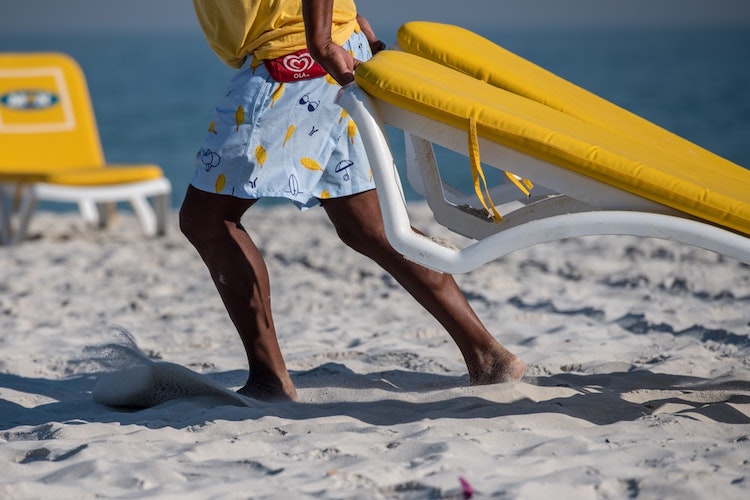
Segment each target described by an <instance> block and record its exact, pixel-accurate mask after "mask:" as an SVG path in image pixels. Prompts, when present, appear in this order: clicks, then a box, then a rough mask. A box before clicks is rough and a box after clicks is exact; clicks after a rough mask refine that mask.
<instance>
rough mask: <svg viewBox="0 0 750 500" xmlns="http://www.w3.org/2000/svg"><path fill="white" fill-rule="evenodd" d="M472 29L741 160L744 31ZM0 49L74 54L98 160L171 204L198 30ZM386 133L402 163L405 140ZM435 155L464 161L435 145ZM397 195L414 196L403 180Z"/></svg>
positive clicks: (201, 127) (210, 77)
mask: <svg viewBox="0 0 750 500" xmlns="http://www.w3.org/2000/svg"><path fill="white" fill-rule="evenodd" d="M394 31H395V30H394V29H385V30H384V31H382V32H384V33H389V36H390V37H391V39H388V38H386V39H385V41H386V42H387V43H389V44H390V43H393V41H394V40H393V39H392V33H394ZM479 32H480V34H482V35H484V36H486V37H487V38H489V39H491V40H493V41H495V42H496V43H498V44H500V45H502V46H504V47H505V48H507V49H509V50H511V51H513V52H515V53H517V54H519V55H521V56H523V57H525V58H527V59H529V60H531V61H533V62H535V63H537V64H539V65H540V66H542V67H544V68H546V69H548V70H550V71H553V72H555V73H557V74H558V75H560V76H562V77H564V78H566V79H568V80H570V81H572V82H574V83H576V84H578V85H580V86H582V87H584V88H586V89H588V90H590V91H592V92H594V93H596V94H599V95H600V96H602V97H604V98H606V99H609V100H610V101H612V102H614V103H616V104H618V105H620V106H622V107H624V108H627V109H629V110H631V111H633V112H635V113H637V114H639V115H641V116H643V117H645V118H647V119H649V120H651V121H653V122H655V123H657V124H659V125H661V126H662V127H664V128H666V129H669V130H671V131H673V132H675V133H677V134H678V135H681V136H683V137H685V138H687V139H689V140H691V141H693V142H695V143H697V144H699V145H701V146H703V147H705V148H707V149H709V150H711V151H713V152H715V153H717V154H719V155H721V156H723V157H725V158H727V159H729V160H731V161H734V162H735V163H738V164H739V165H742V166H744V167H745V168H750V29H747V28H732V29H716V28H713V29H708V28H703V29H701V28H690V29H688V28H679V29H677V28H675V29H667V30H664V29H658V30H657V29H655V28H653V29H629V30H626V29H616V30H609V31H597V30H594V29H590V30H577V31H569V30H568V31H566V30H561V29H560V30H534V31H525V32H524V31H519V32H486V31H479ZM0 50H2V51H39V50H54V51H62V52H66V53H68V54H70V55H72V56H73V57H75V58H76V59H77V60H78V61H79V63H80V64H81V66H82V67H83V69H84V72H85V73H86V76H87V79H88V83H89V88H90V92H91V95H92V98H93V101H94V108H95V112H96V115H97V120H98V124H99V129H100V134H101V140H102V144H103V147H104V151H105V155H106V157H107V160H108V161H109V162H112V163H134V162H135V163H137V162H150V163H156V164H159V165H160V166H161V167H162V168H163V169H164V171H165V172H166V175H167V176H168V177H169V178H170V180H171V181H172V184H173V188H174V195H173V200H172V201H173V205H174V206H179V203H180V202H181V200H182V196H183V194H184V190H185V187H186V186H187V184H188V182H189V179H190V177H191V174H192V170H193V159H194V156H195V152H196V151H197V149H198V148H199V146H200V143H201V141H202V139H203V136H204V134H205V131H206V129H207V126H208V123H209V122H210V120H211V114H212V110H213V106H214V105H215V104H216V102H217V99H218V97H219V96H220V95H221V92H222V90H223V88H224V84H225V83H226V81H227V80H228V79H229V78H230V77H231V75H232V72H233V70H231V69H229V68H227V67H225V66H223V65H222V63H221V62H220V61H219V60H218V59H217V58H216V56H215V55H214V54H213V53H212V52H211V51H210V49H209V48H208V47H207V45H206V43H205V41H204V39H203V38H202V36H201V35H200V34H199V33H182V34H169V35H162V34H156V33H138V34H127V35H125V34H114V35H112V34H110V35H103V34H86V35H60V36H51V35H50V36H46V37H39V36H33V37H32V36H18V35H14V36H12V37H11V36H7V35H6V36H4V35H2V34H0ZM390 132H391V133H390V136H391V141H392V143H393V145H394V147H396V148H397V151H396V155H395V157H396V162H397V164H399V165H401V164H403V153H401V152H400V149H398V148H399V147H400V146H401V145H402V144H403V141H402V140H401V137H400V134H399V133H397V132H396V131H393V130H392V131H390ZM439 160H440V161H443V162H453V161H463V159H462V158H458V157H457V155H453V154H450V153H447V152H444V151H440V152H439ZM467 168H468V167H467ZM451 172H452V174H451V175H453V176H454V177H453V178H448V180H449V181H450V182H452V183H453V184H455V185H457V186H459V187H466V189H468V186H469V185H470V178H471V175H470V173H469V171H468V169H451ZM404 178H405V177H404ZM406 194H407V197H409V198H415V197H416V196H417V195H415V194H414V193H413V192H412V191H411V190H410V189H408V188H407V192H406ZM749 195H750V194H749ZM53 209H58V208H53ZM59 209H64V207H59Z"/></svg>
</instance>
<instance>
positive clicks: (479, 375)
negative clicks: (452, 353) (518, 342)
mask: <svg viewBox="0 0 750 500" xmlns="http://www.w3.org/2000/svg"><path fill="white" fill-rule="evenodd" d="M467 365H468V367H469V382H470V383H471V385H490V384H501V383H505V382H515V381H518V380H521V378H522V377H523V374H524V372H525V371H526V365H525V364H524V362H523V361H521V358H519V357H518V356H516V355H515V354H513V353H512V352H510V351H509V350H507V349H505V348H504V347H502V346H501V345H499V344H498V345H496V346H494V347H492V348H491V349H488V350H486V351H483V352H481V353H480V354H479V355H478V356H477V359H476V360H474V361H473V362H471V363H469V362H468V361H467Z"/></svg>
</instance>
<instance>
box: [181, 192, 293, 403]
mask: <svg viewBox="0 0 750 500" xmlns="http://www.w3.org/2000/svg"><path fill="white" fill-rule="evenodd" d="M253 203H254V201H253V200H242V199H239V198H234V197H231V196H223V195H218V194H213V193H206V192H204V191H200V190H198V189H196V188H194V187H192V186H189V187H188V191H187V194H186V195H185V201H184V202H183V204H182V208H181V209H180V228H181V230H182V232H183V233H184V234H185V236H186V237H187V239H188V240H189V241H190V242H191V243H192V244H193V246H195V248H196V249H197V250H198V253H199V254H200V256H201V258H202V259H203V261H204V262H205V263H206V266H207V267H208V270H209V272H210V274H211V278H212V279H213V281H214V284H215V285H216V288H217V290H218V291H219V295H220V296H221V299H222V300H223V302H224V305H225V307H226V309H227V312H228V313H229V317H230V318H231V320H232V322H233V323H234V325H235V327H236V328H237V332H238V333H239V335H240V338H241V339H242V343H243V345H244V347H245V351H246V353H247V359H248V364H249V367H250V374H249V377H248V380H247V383H246V384H245V386H244V387H242V388H241V389H240V390H239V391H238V392H239V393H240V394H244V395H246V396H250V397H253V398H257V399H263V400H271V399H293V400H296V399H297V392H296V390H295V388H294V384H293V383H292V379H291V377H290V376H289V372H288V371H287V369H286V365H285V363H284V359H283V357H282V354H281V350H280V349H279V344H278V339H277V337H276V329H275V327H274V323H273V317H272V315H271V289H270V283H269V278H268V270H267V268H266V264H265V261H264V260H263V257H262V255H261V253H260V252H259V251H258V248H257V247H256V246H255V243H253V241H252V239H251V238H250V235H248V234H247V232H246V231H245V229H244V228H243V227H242V224H241V223H240V219H241V217H242V215H243V214H244V213H245V211H247V209H248V208H250V207H251V206H252V205H253Z"/></svg>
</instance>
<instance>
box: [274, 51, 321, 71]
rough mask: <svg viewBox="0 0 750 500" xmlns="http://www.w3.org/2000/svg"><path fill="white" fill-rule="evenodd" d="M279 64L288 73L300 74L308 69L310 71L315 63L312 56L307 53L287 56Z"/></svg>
mask: <svg viewBox="0 0 750 500" xmlns="http://www.w3.org/2000/svg"><path fill="white" fill-rule="evenodd" d="M281 64H283V65H284V67H285V68H286V69H287V70H289V71H293V72H296V73H300V72H302V71H307V70H308V69H310V68H311V67H312V65H313V64H315V61H314V60H313V58H312V56H311V55H310V54H307V53H305V54H289V55H288V56H286V57H285V58H284V59H283V60H282V61H281Z"/></svg>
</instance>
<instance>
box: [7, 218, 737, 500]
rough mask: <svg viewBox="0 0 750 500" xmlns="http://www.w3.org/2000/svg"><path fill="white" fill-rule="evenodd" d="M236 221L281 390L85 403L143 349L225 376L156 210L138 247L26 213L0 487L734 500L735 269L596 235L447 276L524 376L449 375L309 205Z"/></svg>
mask: <svg viewBox="0 0 750 500" xmlns="http://www.w3.org/2000/svg"><path fill="white" fill-rule="evenodd" d="M415 213H416V215H417V217H418V218H419V220H422V221H424V220H426V218H425V213H426V212H425V210H424V209H423V208H422V207H417V208H416V209H415ZM422 224H423V225H422V226H420V227H421V228H423V229H427V230H428V231H431V230H434V227H433V226H432V225H429V224H427V223H426V222H424V223H422ZM246 225H247V227H248V228H249V230H250V231H251V233H252V234H253V236H254V237H255V238H256V240H257V242H258V244H259V246H260V247H261V248H262V250H263V252H264V254H265V256H266V258H267V262H268V266H269V270H270V273H271V279H272V287H273V306H274V311H275V319H276V324H277V329H278V331H279V332H280V341H281V344H282V348H283V350H284V353H285V356H286V360H287V363H288V364H289V367H290V369H291V370H292V376H293V379H294V381H295V383H296V385H297V387H298V391H299V395H300V398H301V401H300V402H299V403H264V402H257V401H252V400H247V399H242V398H239V397H238V398H237V399H236V400H233V399H232V398H231V397H230V398H224V399H222V398H216V397H211V396H199V397H193V398H181V399H172V400H168V401H165V402H162V403H161V404H157V405H156V406H153V407H150V408H146V409H140V410H136V409H124V408H114V407H110V406H106V405H103V404H100V403H97V402H96V401H95V400H94V398H93V396H92V391H93V390H94V387H95V386H96V385H97V383H98V382H100V381H102V380H105V381H106V380H109V381H110V383H112V381H113V380H114V382H119V383H121V384H122V385H124V386H125V387H127V385H128V381H129V380H135V378H137V374H136V375H134V372H132V371H131V372H127V371H126V372H124V373H125V375H123V374H120V375H117V376H116V377H117V378H115V379H112V377H113V375H112V373H113V372H114V373H119V372H118V370H120V369H122V368H130V369H131V370H132V369H133V366H134V365H135V366H136V368H137V366H139V365H143V364H144V363H145V364H148V363H152V362H153V361H157V362H169V363H175V364H177V365H180V366H182V367H186V368H189V369H191V370H193V371H195V372H199V373H202V374H206V376H207V377H209V378H210V379H211V380H212V381H213V382H215V383H217V384H218V385H220V386H222V387H225V388H228V389H230V390H233V389H236V388H237V387H239V386H240V385H242V384H243V383H244V379H245V377H246V361H245V357H244V351H243V350H242V347H241V344H240V341H239V338H238V337H237V335H236V333H235V331H234V329H233V327H232V325H231V323H230V322H229V320H228V318H227V315H226V312H225V311H224V308H223V307H222V305H221V302H220V300H219V298H218V296H217V294H216V292H215V290H214V288H213V285H212V284H211V283H210V281H209V280H208V275H207V271H206V270H205V268H204V266H203V263H202V262H201V261H200V259H199V257H198V255H197V254H196V253H195V251H194V250H193V249H192V248H191V247H190V246H189V245H188V243H187V242H186V241H185V240H184V238H183V237H182V235H181V234H179V232H178V230H177V228H176V217H175V218H174V219H173V221H172V224H171V226H170V233H169V234H168V235H167V236H166V237H165V238H161V239H156V240H147V239H144V238H143V237H141V235H140V232H139V229H138V227H137V225H136V224H135V222H134V220H133V219H132V218H131V217H129V216H128V215H127V214H121V215H120V216H119V217H118V219H117V221H115V223H114V225H113V226H112V227H111V228H109V229H107V230H105V231H93V230H89V229H86V228H83V227H82V222H81V221H80V219H79V218H78V217H77V216H76V215H75V214H52V213H40V214H39V215H38V216H37V217H36V218H35V219H34V220H33V222H32V233H36V234H37V237H36V238H34V239H33V240H31V241H28V242H26V243H24V244H23V245H20V246H16V247H12V248H8V247H4V248H0V350H1V352H2V356H0V498H77V499H80V498H100V497H104V498H142V497H159V498H201V499H203V498H279V499H282V498H284V499H288V498H464V497H468V496H469V493H468V490H469V487H468V486H464V487H463V488H462V484H461V482H460V478H463V479H464V480H465V481H466V484H468V485H470V488H471V489H473V492H474V498H488V497H495V498H522V499H540V498H554V499H568V498H569V499H586V498H636V497H637V498H649V499H650V498H681V499H691V498H711V499H734V498H736V499H747V498H750V338H749V336H750V267H748V266H746V265H741V264H739V263H738V262H736V261H732V260H728V259H724V258H721V257H720V256H718V255H716V254H713V253H710V252H706V251H702V250H698V249H695V248H692V247H688V246H684V245H679V244H673V243H669V242H665V241H660V240H644V239H636V238H630V237H596V238H583V239H573V240H568V241H562V242H559V243H554V244H547V245H541V246H538V247H534V248H531V249H528V250H524V251H520V252H517V253H515V254H512V255H510V256H508V257H505V258H503V259H501V260H498V261H496V262H494V263H491V264H490V265H487V266H485V267H483V268H482V269H480V270H477V271H475V272H473V273H471V274H468V275H462V276H458V277H457V279H458V280H459V283H460V284H461V285H462V288H463V289H464V291H465V293H466V294H467V296H468V297H469V299H470V301H471V303H472V305H473V306H474V307H475V308H476V310H477V312H478V314H479V315H480V317H481V318H482V319H483V320H484V321H485V323H486V324H487V325H488V327H489V328H490V330H491V331H493V332H495V333H496V335H497V337H498V339H499V340H500V341H501V342H503V343H504V344H505V345H507V346H508V347H509V348H510V349H511V350H513V351H514V352H516V353H517V354H519V355H520V356H521V357H522V358H523V359H524V360H525V361H526V362H527V364H528V366H529V368H528V372H527V376H526V377H525V379H524V380H523V381H522V382H519V383H515V384H507V385H496V386H487V387H467V381H468V377H467V375H466V373H465V367H464V365H463V362H462V360H461V358H460V354H459V352H458V350H457V349H456V348H455V347H454V345H453V344H452V343H451V341H450V340H449V338H448V336H447V334H445V333H444V331H443V330H442V329H441V328H440V327H439V326H438V325H437V323H436V322H435V321H434V320H433V319H432V318H431V317H430V316H429V315H427V314H426V313H425V312H424V311H422V310H421V309H420V308H419V307H418V306H417V305H416V303H415V302H414V301H413V300H412V299H411V298H410V297H409V296H408V295H407V294H405V292H403V291H402V290H401V289H400V288H399V287H398V286H397V285H396V284H395V282H394V281H393V280H392V279H391V278H390V277H388V276H387V275H385V274H384V273H383V272H382V271H381V270H380V269H379V268H378V267H376V266H375V265H373V264H372V263H370V262H369V261H367V260H366V259H364V258H363V257H361V256H359V255H356V254H354V253H353V252H351V251H350V250H348V249H346V248H344V247H343V246H342V245H341V244H340V243H339V242H338V240H337V239H336V237H335V234H334V232H333V230H332V228H331V226H330V224H329V223H328V221H327V219H326V218H325V214H324V212H323V211H322V210H312V211H309V212H306V213H303V214H299V213H298V212H297V211H296V210H295V209H294V208H292V207H290V206H289V207H287V206H283V207H273V208H261V209H253V210H251V212H250V214H249V217H248V218H247V219H246ZM137 352H140V353H142V354H143V355H144V357H143V358H139V355H138V354H137ZM145 358H148V359H145ZM149 359H150V360H151V361H149ZM128 373H130V375H129V376H126V375H127V374H128ZM107 377H109V379H107ZM128 377H130V378H128Z"/></svg>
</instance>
